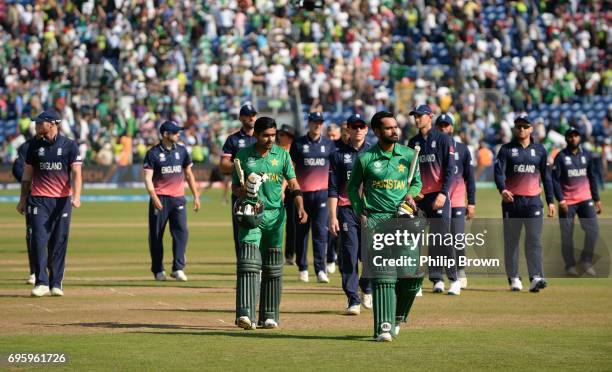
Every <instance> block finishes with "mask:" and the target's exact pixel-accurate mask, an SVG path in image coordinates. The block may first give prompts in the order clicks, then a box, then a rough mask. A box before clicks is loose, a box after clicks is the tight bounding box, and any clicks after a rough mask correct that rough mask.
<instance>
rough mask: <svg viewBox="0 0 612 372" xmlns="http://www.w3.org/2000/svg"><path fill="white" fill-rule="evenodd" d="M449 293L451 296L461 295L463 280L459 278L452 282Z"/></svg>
mask: <svg viewBox="0 0 612 372" xmlns="http://www.w3.org/2000/svg"><path fill="white" fill-rule="evenodd" d="M448 294H449V295H451V296H459V295H460V294H461V282H460V281H459V280H455V281H454V282H451V283H450V286H449V287H448Z"/></svg>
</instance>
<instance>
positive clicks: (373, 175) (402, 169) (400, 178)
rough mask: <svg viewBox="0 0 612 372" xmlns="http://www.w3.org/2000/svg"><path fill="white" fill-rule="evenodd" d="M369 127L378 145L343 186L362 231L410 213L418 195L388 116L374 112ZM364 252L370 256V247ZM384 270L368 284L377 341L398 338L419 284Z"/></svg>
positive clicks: (406, 151) (410, 153) (407, 153)
mask: <svg viewBox="0 0 612 372" xmlns="http://www.w3.org/2000/svg"><path fill="white" fill-rule="evenodd" d="M370 124H371V126H372V129H373V131H374V134H375V135H376V137H378V143H377V144H376V145H374V146H372V147H371V148H370V149H368V150H367V151H365V152H364V153H362V154H361V155H359V156H358V158H357V160H356V161H355V164H354V165H353V170H352V171H351V176H350V178H349V184H348V187H347V188H348V197H349V200H350V202H351V205H352V207H353V210H354V211H355V214H356V215H357V216H360V220H361V221H362V223H363V222H364V221H367V222H366V223H368V226H370V221H381V220H382V221H385V220H388V219H391V218H394V217H398V216H399V217H401V216H402V215H405V214H412V213H414V211H415V209H416V208H415V207H414V200H413V198H414V197H415V196H416V195H418V194H419V193H420V191H421V178H420V176H419V172H418V167H416V172H415V174H414V178H413V179H412V182H411V183H410V184H408V173H409V169H410V164H411V163H412V160H413V158H414V156H415V151H414V150H412V149H410V148H408V147H406V146H403V145H400V144H398V143H397V142H398V141H399V128H398V126H397V120H396V119H395V118H394V117H393V114H391V113H390V112H386V111H381V112H378V113H376V114H375V115H374V116H373V117H372V120H371V123H370ZM361 187H362V188H363V194H362V195H361V194H360V191H359V190H360V188H361ZM362 228H365V226H363V225H362ZM366 249H368V251H370V250H372V249H373V247H366ZM387 269H390V270H391V272H390V274H391V275H385V276H384V277H374V278H373V284H372V285H373V292H374V296H373V302H374V304H373V305H374V306H373V307H374V337H375V338H376V340H377V341H392V339H393V338H392V337H393V336H397V335H398V333H399V326H400V323H401V322H405V321H406V320H407V317H408V313H409V312H410V308H411V307H412V303H413V301H414V297H415V296H416V294H417V292H418V291H419V289H420V288H421V285H422V283H423V278H421V277H414V276H413V277H406V276H404V275H402V273H401V272H400V270H399V269H398V270H397V271H396V270H395V267H391V268H387ZM388 274H389V273H388ZM393 325H395V326H393Z"/></svg>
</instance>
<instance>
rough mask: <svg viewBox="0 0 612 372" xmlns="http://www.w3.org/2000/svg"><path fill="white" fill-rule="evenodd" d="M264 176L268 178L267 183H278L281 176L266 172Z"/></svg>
mask: <svg viewBox="0 0 612 372" xmlns="http://www.w3.org/2000/svg"><path fill="white" fill-rule="evenodd" d="M266 176H268V181H267V182H280V181H281V176H280V174H278V173H267V172H266Z"/></svg>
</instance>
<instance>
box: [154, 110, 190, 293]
mask: <svg viewBox="0 0 612 372" xmlns="http://www.w3.org/2000/svg"><path fill="white" fill-rule="evenodd" d="M182 129H183V128H182V127H179V126H178V124H176V123H175V122H174V121H165V122H164V123H163V124H162V125H161V127H160V128H159V133H160V134H161V137H162V140H161V142H160V143H159V144H158V145H157V146H154V147H152V148H151V149H149V151H147V154H146V155H145V159H144V165H143V167H144V175H145V186H146V188H147V192H148V193H149V196H150V201H149V251H150V253H151V272H152V273H153V275H154V277H155V280H159V281H164V280H166V272H165V270H164V231H165V230H166V224H167V223H168V221H170V234H171V235H172V255H173V257H174V260H173V261H172V274H170V276H171V277H173V278H174V279H176V280H177V281H181V282H186V281H187V275H186V274H185V263H186V258H185V250H186V248H187V237H188V230H187V210H186V209H185V204H186V201H185V186H184V185H185V180H187V184H188V185H189V189H191V193H192V194H193V204H194V206H193V210H194V211H196V212H197V211H198V210H200V194H199V192H198V188H197V186H196V180H195V177H194V176H193V172H192V171H191V167H192V165H193V163H192V161H191V156H189V153H188V152H187V149H186V148H185V146H183V145H180V144H179V143H178V141H179V132H180V131H181V130H182Z"/></svg>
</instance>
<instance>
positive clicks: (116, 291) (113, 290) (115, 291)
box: [109, 288, 135, 297]
mask: <svg viewBox="0 0 612 372" xmlns="http://www.w3.org/2000/svg"><path fill="white" fill-rule="evenodd" d="M109 289H110V290H111V292H113V293H116V294H124V295H128V296H130V297H134V296H135V294H133V293H130V292H123V291H118V290H116V289H115V288H109Z"/></svg>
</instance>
